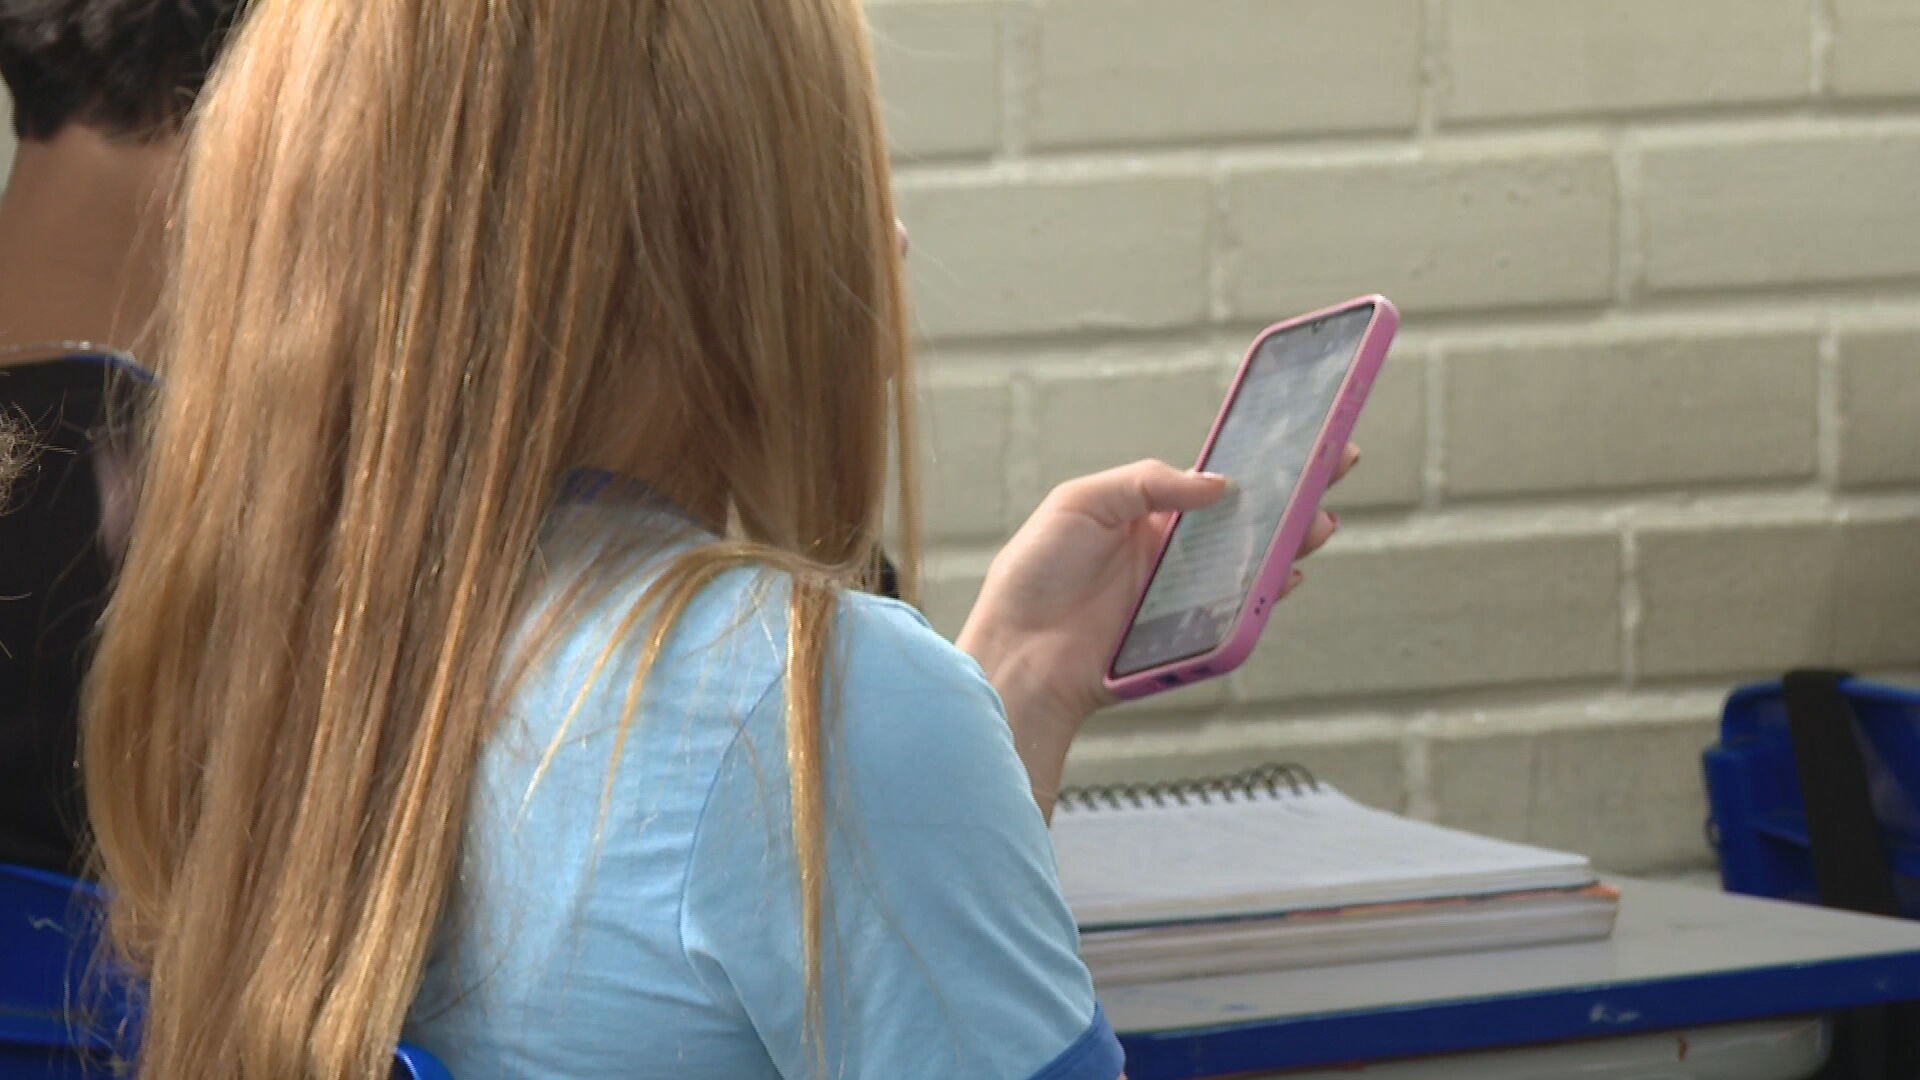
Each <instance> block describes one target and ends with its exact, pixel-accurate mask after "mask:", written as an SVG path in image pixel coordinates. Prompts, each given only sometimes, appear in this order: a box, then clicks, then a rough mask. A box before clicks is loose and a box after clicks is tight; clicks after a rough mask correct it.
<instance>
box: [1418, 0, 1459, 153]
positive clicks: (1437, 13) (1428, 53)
mask: <svg viewBox="0 0 1920 1080" xmlns="http://www.w3.org/2000/svg"><path fill="white" fill-rule="evenodd" d="M1445 2H1446V0H1424V2H1423V3H1422V4H1421V5H1420V18H1421V26H1420V56H1419V58H1418V59H1417V60H1416V61H1415V62H1416V63H1418V64H1419V65H1420V102H1419V111H1418V112H1417V113H1416V115H1415V119H1414V139H1415V140H1416V141H1418V142H1422V143H1425V142H1430V141H1432V139H1433V135H1434V132H1435V131H1436V130H1438V128H1439V124H1440V88H1441V83H1442V82H1443V81H1451V79H1452V77H1453V71H1452V68H1451V66H1450V65H1451V64H1452V61H1453V52H1452V50H1451V49H1450V48H1449V47H1448V43H1447V30H1446V18H1445V14H1446V12H1445Z"/></svg>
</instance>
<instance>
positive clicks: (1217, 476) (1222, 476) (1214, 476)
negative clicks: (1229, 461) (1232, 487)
mask: <svg viewBox="0 0 1920 1080" xmlns="http://www.w3.org/2000/svg"><path fill="white" fill-rule="evenodd" d="M1194 475H1196V476H1198V477H1200V478H1201V479H1202V480H1212V481H1214V482H1216V483H1221V484H1224V483H1226V482H1227V474H1226V473H1217V472H1203V473H1196V474H1194Z"/></svg>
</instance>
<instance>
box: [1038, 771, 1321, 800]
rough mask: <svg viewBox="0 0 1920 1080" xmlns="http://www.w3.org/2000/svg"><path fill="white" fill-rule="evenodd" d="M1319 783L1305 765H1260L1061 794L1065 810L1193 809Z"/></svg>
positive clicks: (1304, 788)
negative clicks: (1227, 772)
mask: <svg viewBox="0 0 1920 1080" xmlns="http://www.w3.org/2000/svg"><path fill="white" fill-rule="evenodd" d="M1318 790H1320V781H1319V780H1316V779H1315V778H1314V775H1313V773H1312V772H1311V771H1309V770H1308V769H1307V767H1306V766H1304V765H1293V764H1276V765H1261V766H1258V767H1257V768H1252V769H1248V770H1246V771H1245V772H1237V773H1233V774H1232V775H1229V776H1209V777H1202V778H1200V779H1195V780H1170V781H1163V782H1161V783H1138V784H1096V785H1088V786H1085V787H1070V788H1066V789H1064V790H1063V791H1061V792H1060V801H1059V806H1060V809H1062V810H1101V809H1106V810H1119V809H1121V808H1122V807H1135V808H1141V807H1148V806H1169V805H1172V806H1194V805H1211V804H1213V803H1233V802H1249V801H1251V800H1253V799H1254V798H1255V797H1257V796H1261V795H1265V796H1266V797H1268V798H1279V797H1280V795H1281V794H1283V793H1285V794H1290V795H1305V794H1306V793H1307V792H1309V791H1318Z"/></svg>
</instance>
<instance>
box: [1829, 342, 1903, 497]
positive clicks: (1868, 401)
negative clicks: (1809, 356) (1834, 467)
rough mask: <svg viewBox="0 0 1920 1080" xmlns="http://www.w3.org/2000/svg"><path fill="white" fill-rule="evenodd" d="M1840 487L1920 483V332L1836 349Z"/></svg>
mask: <svg viewBox="0 0 1920 1080" xmlns="http://www.w3.org/2000/svg"><path fill="white" fill-rule="evenodd" d="M1840 385H1841V426H1840V431H1841V438H1840V481H1841V483H1842V484H1844V485H1845V486H1847V487H1868V486H1872V485H1876V484H1899V483H1909V484H1911V483H1916V482H1920V331H1908V332H1905V333H1878V334H1854V335H1849V336H1848V337H1846V338H1844V339H1843V340H1842V341H1841V344H1840Z"/></svg>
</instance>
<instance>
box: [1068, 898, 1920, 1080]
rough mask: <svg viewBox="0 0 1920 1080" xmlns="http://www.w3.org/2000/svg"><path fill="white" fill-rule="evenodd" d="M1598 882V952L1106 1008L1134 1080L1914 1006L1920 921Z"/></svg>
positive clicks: (1122, 991) (1220, 984)
mask: <svg viewBox="0 0 1920 1080" xmlns="http://www.w3.org/2000/svg"><path fill="white" fill-rule="evenodd" d="M1610 881H1611V883H1612V884H1614V885H1616V886H1617V887H1618V888H1619V889H1620V893H1621V900H1620V921H1619V924H1618V926H1617V927H1616V929H1615V931H1614V934H1613V937H1611V938H1610V939H1608V940H1606V941H1595V942H1582V943H1577V944H1571V945H1551V946H1541V947H1534V948H1522V949H1506V950H1496V951H1491V952H1480V953H1469V954H1462V955H1456V956H1437V957H1423V958H1417V959H1407V960H1390V961H1379V962H1373V963H1364V964H1348V965H1341V966H1336V967H1326V968H1314V969H1308V970H1296V971H1278V972H1270V973H1264V974H1254V975H1236V976H1227V977H1220V978H1211V979H1191V980H1185V981H1182V982H1174V983H1163V984H1147V985H1141V986H1128V987H1116V988H1113V989H1110V990H1107V991H1105V992H1103V993H1102V994H1101V1000H1102V1001H1103V1002H1104V1004H1105V1006H1106V1010H1107V1015H1108V1017H1110V1018H1111V1019H1112V1021H1113V1025H1114V1027H1115V1028H1116V1029H1117V1030H1118V1031H1119V1032H1120V1039H1121V1042H1122V1043H1124V1044H1125V1046H1126V1049H1127V1075H1128V1076H1129V1077H1130V1080H1187V1078H1198V1077H1221V1076H1233V1075H1236V1074H1265V1073H1274V1072H1282V1071H1286V1070H1306V1069H1310V1068H1315V1067H1326V1066H1334V1065H1340V1064H1349V1063H1358V1062H1380V1061H1387V1060H1392V1059H1402V1058H1417V1057H1425V1056H1430V1055H1439V1054H1463V1053H1471V1052H1474V1051H1488V1050H1495V1049H1500V1048H1506V1047H1520V1046H1529V1045H1536V1044H1545V1043H1563V1042H1569V1041H1571V1040H1598V1039H1613V1038H1619V1037H1623V1036H1635V1035H1644V1034H1645V1033H1649V1032H1662V1031H1670V1030H1675V1029H1702V1030H1703V1031H1704V1030H1705V1029H1710V1028H1719V1027H1720V1026H1722V1025H1739V1024H1742V1023H1750V1022H1753V1021H1760V1020H1766V1019H1770V1018H1795V1017H1807V1016H1818V1015H1820V1014H1824V1013H1830V1012H1833V1011H1836V1010H1840V1009H1846V1008H1851V1007H1854V1006H1859V1005H1870V1004H1877V1003H1882V1002H1889V1001H1909V1000H1920V923H1916V922H1903V921H1900V920H1895V919H1883V918H1876V917H1872V916H1865V915H1854V914H1849V913H1845V912H1838V911H1829V910H1826V909H1823V908H1815V907H1807V906H1802V905H1795V904H1787V903H1782V902H1778V901H1772V900H1756V899H1751V898H1747V897H1739V896H1729V895H1726V894H1723V893H1717V892H1713V891H1710V890H1707V889H1700V888H1694V887H1690V886H1683V885H1668V884H1658V883H1654V882H1640V881H1621V880H1618V879H1610ZM1725 1030H1727V1031H1733V1032H1734V1034H1733V1035H1728V1036H1723V1037H1725V1038H1735V1037H1738V1032H1737V1030H1735V1029H1725ZM1748 1031H1749V1034H1750V1035H1751V1036H1752V1038H1753V1039H1756V1040H1759V1041H1760V1042H1762V1043H1765V1042H1766V1040H1768V1039H1773V1040H1775V1043H1774V1046H1775V1049H1776V1051H1778V1050H1779V1049H1780V1048H1781V1047H1784V1046H1787V1045H1789V1044H1792V1045H1798V1046H1804V1045H1805V1044H1806V1043H1807V1041H1808V1040H1809V1039H1810V1038H1811V1039H1817V1038H1819V1037H1820V1036H1819V1030H1818V1029H1817V1028H1812V1027H1809V1026H1808V1023H1807V1022H1806V1021H1798V1022H1796V1021H1793V1020H1791V1019H1789V1020H1787V1021H1785V1022H1783V1023H1781V1024H1776V1025H1774V1026H1773V1027H1770V1028H1767V1027H1750V1028H1749V1029H1748ZM1594 1045H1595V1046H1599V1045H1601V1044H1594ZM1822 1049H1824V1044H1822ZM1814 1064H1815V1065H1817V1064H1818V1062H1815V1063H1814ZM1582 1075H1585V1074H1582ZM1734 1075H1738V1074H1734Z"/></svg>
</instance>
